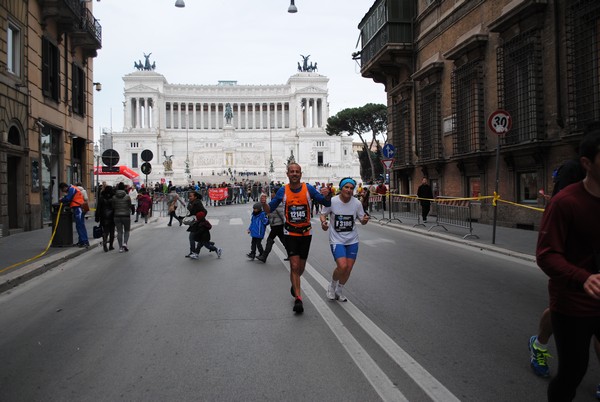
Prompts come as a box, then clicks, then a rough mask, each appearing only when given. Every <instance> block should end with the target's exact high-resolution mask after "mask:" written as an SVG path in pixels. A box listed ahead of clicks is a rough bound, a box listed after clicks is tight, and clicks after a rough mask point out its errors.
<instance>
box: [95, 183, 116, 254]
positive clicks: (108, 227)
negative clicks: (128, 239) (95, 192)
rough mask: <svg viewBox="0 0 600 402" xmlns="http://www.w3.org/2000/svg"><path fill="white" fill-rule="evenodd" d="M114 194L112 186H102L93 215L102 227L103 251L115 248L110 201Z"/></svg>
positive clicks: (113, 221)
mask: <svg viewBox="0 0 600 402" xmlns="http://www.w3.org/2000/svg"><path fill="white" fill-rule="evenodd" d="M114 195H115V190H114V189H113V187H112V186H106V187H104V189H103V190H102V191H101V192H100V198H98V205H97V206H96V214H95V216H94V218H95V221H96V222H98V223H100V226H101V227H102V247H103V248H104V251H105V252H108V250H114V249H115V248H114V246H113V243H114V241H115V214H114V210H113V208H112V202H111V200H112V197H113V196H114Z"/></svg>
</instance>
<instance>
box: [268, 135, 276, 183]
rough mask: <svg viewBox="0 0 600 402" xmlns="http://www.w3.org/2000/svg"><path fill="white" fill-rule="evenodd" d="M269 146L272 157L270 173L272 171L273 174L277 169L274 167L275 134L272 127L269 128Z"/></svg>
mask: <svg viewBox="0 0 600 402" xmlns="http://www.w3.org/2000/svg"><path fill="white" fill-rule="evenodd" d="M269 148H270V151H271V159H270V160H269V173H271V176H273V172H275V169H274V168H273V134H272V132H271V129H269Z"/></svg>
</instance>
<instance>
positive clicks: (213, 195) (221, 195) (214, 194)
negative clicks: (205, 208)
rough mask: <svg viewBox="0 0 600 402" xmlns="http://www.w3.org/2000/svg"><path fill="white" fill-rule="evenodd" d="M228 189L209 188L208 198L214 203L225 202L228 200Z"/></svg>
mask: <svg viewBox="0 0 600 402" xmlns="http://www.w3.org/2000/svg"><path fill="white" fill-rule="evenodd" d="M227 190H228V189H227V188H209V189H208V198H210V199H211V200H213V201H223V200H226V199H227V195H228V191H227Z"/></svg>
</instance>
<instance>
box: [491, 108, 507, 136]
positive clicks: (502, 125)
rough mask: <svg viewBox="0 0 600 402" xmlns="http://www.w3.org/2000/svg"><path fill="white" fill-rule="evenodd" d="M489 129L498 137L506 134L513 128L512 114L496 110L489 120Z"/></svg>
mask: <svg viewBox="0 0 600 402" xmlns="http://www.w3.org/2000/svg"><path fill="white" fill-rule="evenodd" d="M488 127H489V128H490V130H492V131H493V132H494V133H496V134H498V135H502V134H506V133H507V132H508V131H509V130H510V128H511V127H512V119H511V117H510V113H508V112H507V111H506V110H502V109H498V110H496V111H495V112H493V113H492V114H490V117H489V118H488Z"/></svg>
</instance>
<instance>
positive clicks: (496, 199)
mask: <svg viewBox="0 0 600 402" xmlns="http://www.w3.org/2000/svg"><path fill="white" fill-rule="evenodd" d="M389 194H390V195H391V196H395V197H402V198H411V199H414V200H422V201H431V202H437V203H443V202H451V201H482V200H486V199H491V200H492V205H493V206H494V207H496V206H498V202H503V203H505V204H510V205H514V206H516V207H521V208H527V209H532V210H534V211H539V212H544V208H537V207H532V206H529V205H523V204H519V203H516V202H512V201H505V200H503V199H502V198H500V194H498V193H496V192H495V191H494V195H480V196H478V197H456V198H453V197H451V198H420V197H417V196H416V195H407V194H393V193H389Z"/></svg>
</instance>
